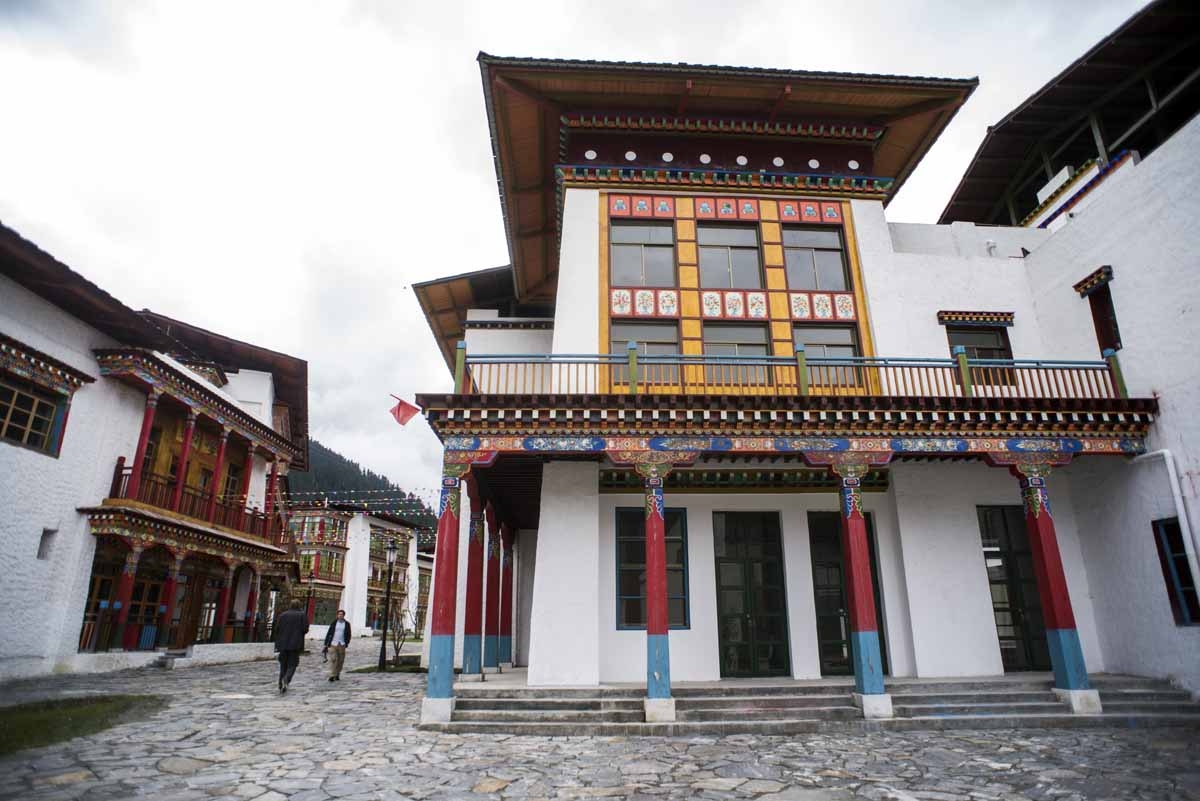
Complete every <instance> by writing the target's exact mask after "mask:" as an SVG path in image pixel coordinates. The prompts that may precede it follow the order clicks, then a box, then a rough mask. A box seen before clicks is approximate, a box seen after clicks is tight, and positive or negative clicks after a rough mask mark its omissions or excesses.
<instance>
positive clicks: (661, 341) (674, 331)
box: [608, 322, 679, 384]
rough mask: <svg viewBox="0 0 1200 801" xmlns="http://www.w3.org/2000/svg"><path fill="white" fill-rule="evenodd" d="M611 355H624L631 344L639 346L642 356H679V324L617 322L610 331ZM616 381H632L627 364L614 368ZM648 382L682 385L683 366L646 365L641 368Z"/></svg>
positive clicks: (638, 349) (642, 374)
mask: <svg viewBox="0 0 1200 801" xmlns="http://www.w3.org/2000/svg"><path fill="white" fill-rule="evenodd" d="M609 332H610V333H609V350H608V352H609V353H611V354H613V355H617V356H624V355H625V354H626V353H627V351H628V348H629V343H630V342H635V343H637V352H638V357H639V358H640V357H642V356H675V355H678V353H679V325H678V324H677V323H674V322H670V323H634V322H629V323H613V324H612V326H611V328H610V329H609ZM612 370H613V380H614V381H621V382H624V381H628V380H629V368H628V367H626V366H625V365H623V364H615V365H613V367H612ZM639 373H640V374H641V376H643V377H644V380H646V381H649V382H652V383H672V384H676V383H678V382H679V366H678V365H675V364H652V363H646V364H644V365H640V366H639Z"/></svg>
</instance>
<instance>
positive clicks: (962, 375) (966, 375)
mask: <svg viewBox="0 0 1200 801" xmlns="http://www.w3.org/2000/svg"><path fill="white" fill-rule="evenodd" d="M950 352H951V353H953V354H954V361H956V362H958V383H959V384H961V385H962V393H963V397H964V398H969V397H971V394H972V393H971V365H969V364H967V349H966V348H965V347H964V346H962V345H955V346H954V347H953V348H951V350H950Z"/></svg>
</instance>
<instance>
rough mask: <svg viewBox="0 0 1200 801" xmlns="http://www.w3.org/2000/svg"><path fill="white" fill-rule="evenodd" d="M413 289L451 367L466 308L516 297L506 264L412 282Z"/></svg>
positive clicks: (501, 305) (495, 305) (498, 303)
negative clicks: (416, 282)
mask: <svg viewBox="0 0 1200 801" xmlns="http://www.w3.org/2000/svg"><path fill="white" fill-rule="evenodd" d="M413 292H414V293H416V296H417V301H418V302H419V303H420V304H421V311H423V312H424V313H425V319H426V320H427V321H428V322H429V327H430V329H431V330H432V331H433V336H434V339H436V340H437V344H438V349H439V350H441V352H442V358H444V359H445V360H446V364H447V365H449V366H450V368H451V369H454V348H455V346H456V344H457V343H458V341H459V340H460V339H462V338H463V323H464V322H465V321H466V316H467V309H501V308H507V307H508V306H509V305H510V304H512V302H513V300H514V297H515V296H514V292H513V279H512V267H511V266H509V265H505V266H503V267H491V268H489V269H486V270H476V271H475V272H472V273H460V274H459V275H451V276H449V277H447V278H436V279H434V280H432V281H423V282H422V283H419V284H413Z"/></svg>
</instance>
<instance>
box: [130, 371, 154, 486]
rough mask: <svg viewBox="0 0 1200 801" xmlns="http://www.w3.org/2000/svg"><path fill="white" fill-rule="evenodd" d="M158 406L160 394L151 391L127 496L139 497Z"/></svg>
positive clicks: (143, 413)
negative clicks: (147, 449) (151, 430)
mask: <svg viewBox="0 0 1200 801" xmlns="http://www.w3.org/2000/svg"><path fill="white" fill-rule="evenodd" d="M157 408H158V394H157V393H154V392H151V393H150V394H149V395H147V396H146V409H145V411H144V412H142V431H141V433H140V434H138V444H137V451H135V452H134V455H133V470H132V472H130V474H129V487H128V489H127V491H126V497H128V498H135V499H136V498H137V496H138V488H139V487H140V486H141V484H142V471H143V470H144V469H145V465H146V448H147V447H148V446H149V445H150V429H152V428H153V427H154V413H155V410H156V409H157Z"/></svg>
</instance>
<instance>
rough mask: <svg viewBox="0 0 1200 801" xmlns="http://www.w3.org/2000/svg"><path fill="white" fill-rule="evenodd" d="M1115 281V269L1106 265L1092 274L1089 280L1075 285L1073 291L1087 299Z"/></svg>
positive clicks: (1086, 279)
mask: <svg viewBox="0 0 1200 801" xmlns="http://www.w3.org/2000/svg"><path fill="white" fill-rule="evenodd" d="M1112 280H1113V269H1112V267H1111V266H1110V265H1108V264H1106V265H1104V266H1103V267H1100V268H1099V269H1097V270H1095V271H1094V272H1092V273H1091V274H1090V275H1088V277H1087V278H1085V279H1083V280H1082V281H1080V282H1079V283H1078V284H1075V286H1074V287H1072V289H1074V290H1075V291H1076V292H1078V293H1079V297H1081V298H1086V297H1087V296H1088V295H1090V294H1092V293H1093V292H1095V291H1096V290H1097V289H1099V288H1100V287H1102V286H1104V285H1105V284H1107V283H1108V282H1110V281H1112Z"/></svg>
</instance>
